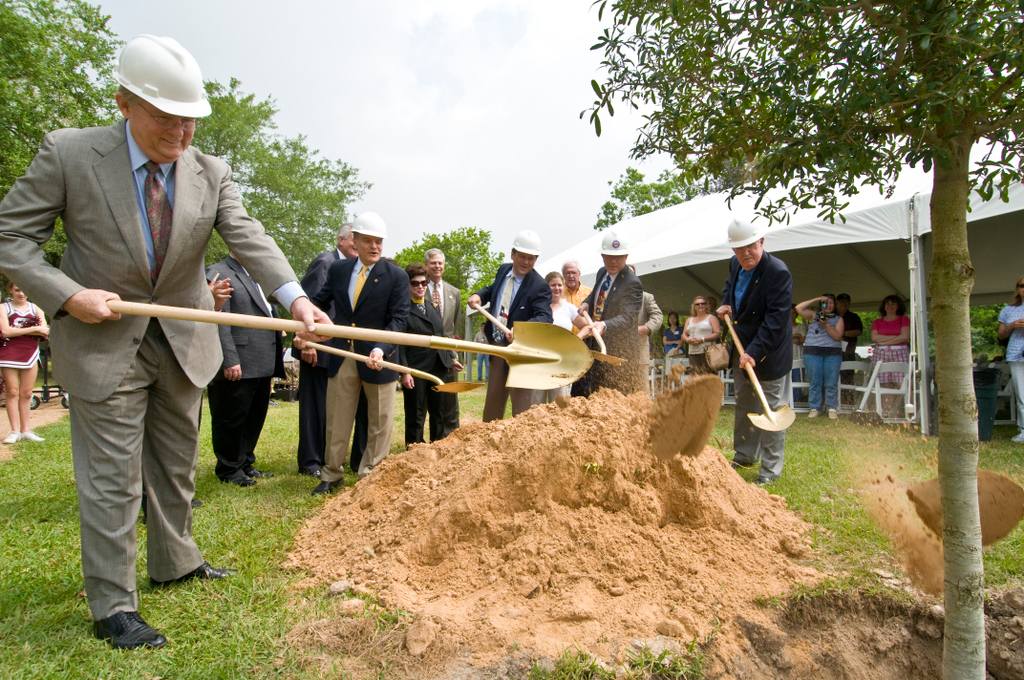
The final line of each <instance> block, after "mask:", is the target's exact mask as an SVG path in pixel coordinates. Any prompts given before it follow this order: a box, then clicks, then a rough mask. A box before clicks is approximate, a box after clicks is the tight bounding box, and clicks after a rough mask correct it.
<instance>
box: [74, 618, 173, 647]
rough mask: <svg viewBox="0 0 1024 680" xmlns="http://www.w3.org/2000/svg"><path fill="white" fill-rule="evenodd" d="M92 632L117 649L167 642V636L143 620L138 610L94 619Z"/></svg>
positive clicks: (162, 644) (154, 645) (159, 645)
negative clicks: (97, 619)
mask: <svg viewBox="0 0 1024 680" xmlns="http://www.w3.org/2000/svg"><path fill="white" fill-rule="evenodd" d="M92 632H93V635H95V636H96V637H98V638H99V639H100V640H107V641H108V642H110V645H111V646H112V647H114V648H115V649H132V648H134V647H163V646H164V645H166V644H167V638H165V637H164V636H163V635H161V634H160V633H158V632H157V631H156V629H154V628H153V627H152V626H150V625H149V624H148V623H146V622H145V621H143V620H142V617H141V616H139V613H138V612H117V613H116V614H112V615H111V616H108V617H107V618H105V619H100V620H99V621H94V622H93V624H92Z"/></svg>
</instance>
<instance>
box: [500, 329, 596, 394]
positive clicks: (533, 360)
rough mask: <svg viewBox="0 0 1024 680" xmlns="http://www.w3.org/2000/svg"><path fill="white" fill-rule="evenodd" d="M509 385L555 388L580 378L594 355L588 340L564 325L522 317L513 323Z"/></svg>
mask: <svg viewBox="0 0 1024 680" xmlns="http://www.w3.org/2000/svg"><path fill="white" fill-rule="evenodd" d="M509 349H514V350H518V351H517V352H516V353H513V354H511V355H503V356H504V358H505V361H507V362H508V379H507V380H506V381H505V385H506V386H507V387H518V388H521V389H528V390H551V389H554V388H556V387H565V386H566V385H571V384H572V383H574V382H576V381H577V380H579V379H580V378H581V377H582V376H583V374H584V373H586V372H587V369H588V368H590V364H591V363H593V361H594V359H593V357H591V356H590V350H589V349H588V348H587V346H586V344H584V342H583V341H582V340H580V339H579V338H578V337H576V335H575V334H574V333H572V332H570V331H567V330H565V329H564V328H559V327H558V326H555V325H553V324H549V323H534V322H529V321H520V322H518V323H517V324H516V325H515V326H514V327H513V340H512V344H511V345H509Z"/></svg>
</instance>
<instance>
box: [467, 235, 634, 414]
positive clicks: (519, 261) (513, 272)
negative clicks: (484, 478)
mask: <svg viewBox="0 0 1024 680" xmlns="http://www.w3.org/2000/svg"><path fill="white" fill-rule="evenodd" d="M538 255H540V237H539V236H537V234H536V233H535V232H533V231H530V230H529V229H527V230H525V231H521V232H519V233H518V234H517V235H516V238H515V241H513V242H512V255H511V257H512V262H510V263H505V264H503V265H501V266H500V267H498V273H497V275H495V277H494V283H492V284H491V285H489V286H487V287H486V288H481V289H480V290H478V291H477V292H475V293H473V294H472V295H470V296H469V306H470V307H472V308H473V309H476V308H478V307H482V306H483V305H484V304H487V303H490V305H491V314H492V315H493V316H494V317H496V318H497V319H498V320H500V321H501V322H502V323H503V324H504V325H505V326H506V327H507V328H508V329H509V331H510V332H509V333H502V332H501V331H500V330H499V329H497V328H495V327H494V324H492V323H491V322H490V321H487V322H486V323H484V334H485V335H487V343H488V344H491V345H500V346H503V347H504V346H508V345H509V344H511V343H512V335H513V333H514V332H515V328H514V326H515V323H516V322H517V321H536V322H539V323H551V322H552V320H553V319H552V317H551V288H550V287H549V286H548V283H547V281H545V280H544V277H543V276H541V275H540V274H538V273H537V272H535V271H534V270H533V265H535V264H536V263H537V256H538ZM634 318H636V315H634ZM488 371H489V372H490V375H489V377H488V379H487V397H486V398H485V400H484V422H485V423H487V422H490V421H492V420H501V419H502V418H504V417H505V406H506V405H507V404H508V401H509V398H511V399H512V415H513V416H517V415H519V414H520V413H522V412H523V411H525V410H526V409H528V408H530V406H531V405H532V404H533V392H534V391H533V390H527V389H521V388H516V387H506V385H505V381H506V380H507V379H508V363H506V362H505V360H504V359H502V358H501V357H497V356H491V357H490V364H489V368H488Z"/></svg>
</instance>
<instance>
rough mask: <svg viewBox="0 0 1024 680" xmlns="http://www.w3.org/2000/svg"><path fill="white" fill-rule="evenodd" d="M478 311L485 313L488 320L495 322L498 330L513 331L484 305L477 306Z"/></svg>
mask: <svg viewBox="0 0 1024 680" xmlns="http://www.w3.org/2000/svg"><path fill="white" fill-rule="evenodd" d="M476 311H478V312H480V313H481V314H483V315H484V318H485V319H487V320H488V321H490V322H491V323H493V324H494V325H495V326H497V327H498V330H500V331H501V332H502V333H511V332H512V331H510V330H509V329H508V326H506V325H505V324H503V323H502V322H500V321H498V320H497V319H496V318H494V316H493V315H492V314H491V313H490V312H488V311H487V310H486V309H484V308H483V307H477V308H476Z"/></svg>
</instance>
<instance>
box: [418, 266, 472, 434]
mask: <svg viewBox="0 0 1024 680" xmlns="http://www.w3.org/2000/svg"><path fill="white" fill-rule="evenodd" d="M444 263H445V257H444V253H443V252H441V251H440V250H439V249H437V248H431V249H430V250H428V251H427V252H426V253H424V254H423V264H424V265H425V266H426V268H427V276H428V281H427V297H426V299H427V301H428V302H430V303H431V304H433V305H434V307H435V308H437V311H438V312H440V314H441V321H442V322H443V324H444V327H443V332H442V335H444V337H446V338H454V337H455V335H456V334H457V333H458V332H459V329H460V328H461V327H462V324H463V316H464V315H463V311H462V291H460V290H459V289H458V288H456V287H455V286H453V285H451V284H450V283H448V282H447V281H444V280H442V278H441V277H442V276H443V275H444ZM451 356H452V361H451V362H449V363H446V364H445V366H446V368H447V370H446V371H445V373H444V375H438V377H439V378H441V379H442V380H444V381H445V382H446V383H447V382H455V381H456V380H458V378H459V371H461V370H462V364H461V363H459V361H458V357H456V356H455V355H454V354H453V355H451ZM427 400H428V402H433V403H432V405H430V408H431V409H434V410H437V412H438V413H439V416H440V417H439V418H438V419H437V422H434V415H433V410H432V411H431V415H430V441H432V442H435V441H437V440H438V439H444V438H445V437H447V436H448V435H449V434H451V433H452V432H453V431H454V430H455V429H456V428H458V426H459V395H458V394H456V393H455V392H437V391H435V390H430V391H429V392H428V393H427Z"/></svg>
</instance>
